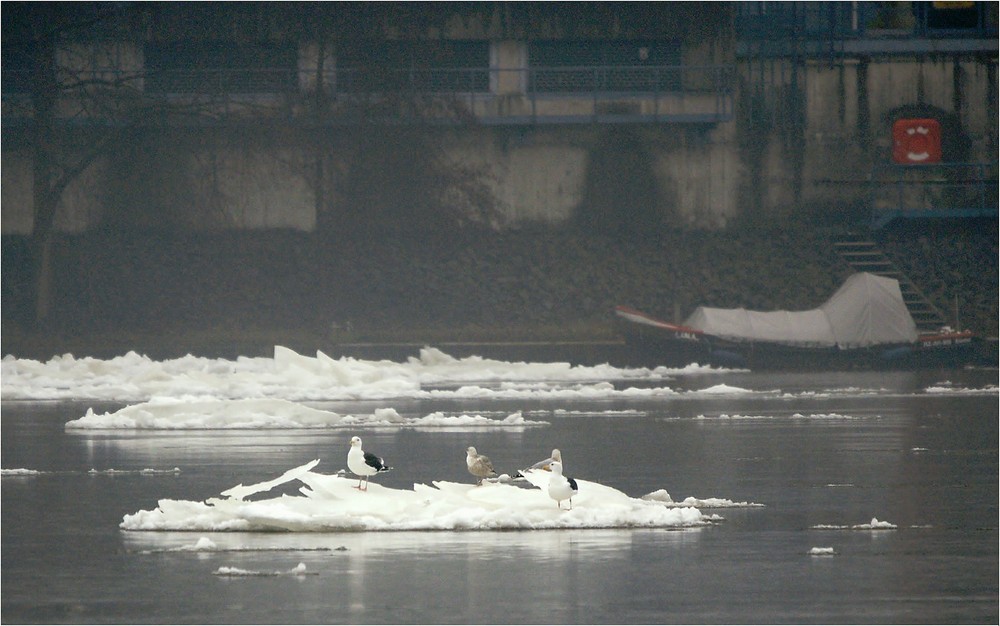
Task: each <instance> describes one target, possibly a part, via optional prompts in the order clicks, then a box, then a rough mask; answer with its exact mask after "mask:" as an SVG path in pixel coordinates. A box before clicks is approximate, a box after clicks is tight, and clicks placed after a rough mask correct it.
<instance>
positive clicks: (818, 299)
mask: <svg viewBox="0 0 1000 626" xmlns="http://www.w3.org/2000/svg"><path fill="white" fill-rule="evenodd" d="M836 239H837V233H830V232H819V231H815V230H810V229H804V228H797V229H776V230H757V231H752V230H732V231H729V232H689V231H671V232H664V233H655V234H653V233H651V234H649V235H647V236H645V237H633V238H630V239H628V240H623V239H620V238H613V237H602V236H594V235H589V236H582V235H579V234H574V233H571V232H566V231H538V230H532V231H518V232H508V233H502V234H491V235H483V234H470V233H455V234H448V235H440V234H421V233H407V234H400V233H393V234H387V233H378V234H367V235H364V236H362V235H357V234H355V235H353V236H350V237H348V236H343V237H326V238H321V237H319V236H316V235H309V234H302V233H292V232H268V233H257V234H253V233H239V234H232V233H230V234H226V235H218V234H214V235H213V234H199V235H191V234H186V235H173V236H168V235H163V234H156V235H149V234H146V235H133V236H129V237H125V236H121V235H118V236H114V237H112V236H99V235H93V234H91V235H85V236H77V237H67V238H65V239H64V240H62V241H61V242H60V246H59V250H60V252H59V255H58V258H57V260H56V262H57V267H58V271H57V276H58V279H57V280H58V284H57V296H58V297H57V301H56V310H57V313H56V315H55V319H54V320H53V324H52V325H51V326H50V328H49V329H48V330H47V331H46V332H45V333H29V332H25V331H24V330H23V329H24V328H26V327H27V325H26V324H25V323H24V322H25V320H26V319H27V318H28V312H29V311H30V310H31V309H30V307H31V303H30V297H29V296H28V294H30V291H31V281H30V277H28V276H26V272H25V267H27V263H26V259H27V246H26V243H25V242H24V241H21V240H14V239H12V238H6V239H5V241H4V261H3V275H4V285H3V302H4V307H3V319H4V333H3V352H4V353H5V354H6V353H11V352H15V353H19V354H24V355H28V356H35V357H36V358H42V357H44V356H46V355H47V354H48V355H51V354H52V353H61V352H65V351H72V346H75V345H82V347H80V348H76V350H77V351H78V352H79V351H81V350H82V351H88V353H90V354H98V353H101V352H103V353H107V352H108V351H120V350H121V349H122V348H125V347H131V348H134V349H139V350H142V349H143V346H150V347H149V348H148V350H149V351H150V352H152V353H159V354H172V353H179V354H180V355H183V354H185V353H187V352H191V353H194V354H199V353H205V352H211V351H213V348H212V346H217V345H220V344H226V345H251V344H253V345H258V344H259V346H258V348H255V349H259V350H261V351H266V350H267V347H266V346H268V345H269V344H270V345H273V343H272V342H274V343H281V342H284V343H286V344H290V345H291V346H292V347H299V348H301V349H304V350H306V351H310V350H314V349H315V348H320V349H323V348H327V349H329V348H330V346H336V345H337V344H340V343H345V342H364V341H369V342H440V341H503V340H514V341H547V340H553V341H588V340H613V339H615V338H617V335H616V334H615V330H614V326H613V324H612V321H613V314H612V309H613V307H614V306H615V305H618V304H627V305H630V306H633V307H635V308H639V309H642V310H645V311H647V312H649V313H651V314H654V315H657V316H661V317H664V318H666V319H675V320H679V319H683V318H684V317H685V316H687V314H688V313H689V312H690V311H691V310H692V309H693V308H694V307H696V306H698V305H699V304H707V305H712V306H720V307H735V306H744V307H747V308H751V309H758V310H770V309H779V308H783V309H808V308H812V307H815V306H818V305H819V304H821V303H822V302H823V301H824V300H826V298H828V297H829V296H830V295H831V294H832V293H833V292H834V291H835V290H836V289H837V287H839V285H840V284H841V283H842V282H843V280H844V279H845V278H846V277H847V276H848V275H849V274H850V272H851V270H850V268H849V267H848V266H847V265H846V264H845V263H844V262H843V261H842V260H841V259H840V258H839V257H838V256H837V254H836V253H835V251H834V249H833V245H832V242H833V241H834V240H836ZM880 244H881V246H882V248H883V249H884V250H885V251H886V252H887V253H888V254H889V256H890V257H891V258H892V259H893V260H894V261H895V262H896V264H897V265H898V267H899V268H900V269H902V270H903V271H904V272H905V273H906V274H907V275H908V276H909V277H910V278H911V280H913V281H914V282H915V283H916V284H917V285H918V286H919V287H920V289H921V290H922V291H924V293H925V294H926V295H928V296H929V297H931V298H932V299H934V301H935V303H936V304H937V305H938V306H939V307H940V308H942V309H943V310H944V311H945V312H946V313H948V315H949V316H952V315H953V314H954V311H955V303H956V302H955V299H956V298H957V299H958V311H959V324H960V325H961V326H962V327H963V328H970V329H973V330H975V331H976V332H977V333H980V334H981V335H983V336H987V337H996V335H997V319H998V313H997V301H998V295H997V292H998V274H997V265H998V263H997V261H998V247H997V224H996V221H995V220H994V221H990V222H986V226H985V227H982V225H981V224H980V225H978V226H971V225H958V226H956V225H938V226H935V227H933V228H931V227H925V228H922V229H920V230H914V229H913V228H908V229H907V230H897V231H891V232H888V233H887V234H885V235H883V236H882V237H881V239H880ZM951 321H953V320H951ZM102 342H103V344H104V345H101V344H102ZM241 342H242V343H241ZM109 344H114V345H109ZM59 346H69V347H66V348H61V347H59ZM88 346H90V347H89V348H88ZM52 350H55V352H52ZM47 351H48V353H47ZM78 352H77V353H78Z"/></svg>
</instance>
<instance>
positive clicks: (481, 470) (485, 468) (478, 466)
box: [465, 446, 497, 487]
mask: <svg viewBox="0 0 1000 626" xmlns="http://www.w3.org/2000/svg"><path fill="white" fill-rule="evenodd" d="M465 466H466V467H468V468H469V473H470V474H472V475H473V476H475V477H476V478H478V479H479V481H478V482H477V483H476V486H477V487H478V486H479V485H481V484H483V479H484V478H489V477H490V476H496V475H497V473H496V472H495V471H494V470H493V463H491V462H490V457H488V456H486V455H484V454H479V453H478V452H476V449H475V448H474V447H472V446H469V447H468V448H467V449H466V450H465Z"/></svg>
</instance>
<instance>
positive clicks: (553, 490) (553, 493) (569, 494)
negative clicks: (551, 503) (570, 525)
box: [549, 461, 580, 510]
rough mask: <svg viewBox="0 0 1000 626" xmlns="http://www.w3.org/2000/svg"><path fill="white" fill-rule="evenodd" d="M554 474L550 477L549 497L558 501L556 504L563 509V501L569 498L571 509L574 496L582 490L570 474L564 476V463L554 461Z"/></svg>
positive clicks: (552, 466)
mask: <svg viewBox="0 0 1000 626" xmlns="http://www.w3.org/2000/svg"><path fill="white" fill-rule="evenodd" d="M550 467H551V468H552V476H550V477H549V497H550V498H552V499H553V500H555V501H556V506H557V507H559V509H560V510H562V501H563V500H569V509H568V510H572V509H573V496H575V495H576V494H578V493H579V492H580V489H579V487H577V485H576V481H575V480H573V479H572V478H570V477H569V476H563V473H562V463H560V462H559V461H553V462H552V465H551V466H550Z"/></svg>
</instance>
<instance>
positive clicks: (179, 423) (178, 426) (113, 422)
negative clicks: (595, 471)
mask: <svg viewBox="0 0 1000 626" xmlns="http://www.w3.org/2000/svg"><path fill="white" fill-rule="evenodd" d="M547 424H548V422H544V421H533V420H526V419H524V417H523V416H522V415H521V413H520V412H516V413H512V414H510V415H507V416H506V417H505V418H503V419H491V418H488V417H484V416H482V415H452V416H447V415H444V414H443V413H440V412H438V413H432V414H430V415H428V416H426V417H412V418H404V417H403V416H401V415H400V414H399V413H398V412H397V411H396V410H395V409H392V408H381V409H376V410H375V411H374V412H373V413H372V414H371V415H340V414H338V413H334V412H332V411H324V410H321V409H314V408H310V407H307V406H305V405H302V404H298V403H296V402H291V401H288V400H280V399H244V400H218V399H214V398H191V397H188V398H179V399H174V398H154V399H152V400H150V401H149V402H143V403H139V404H134V405H130V406H127V407H124V408H122V409H119V410H118V411H114V412H112V413H103V414H97V413H94V411H93V409H88V410H87V414H86V415H85V416H83V417H81V418H79V419H75V420H71V421H69V422H66V426H65V427H66V429H67V430H114V429H129V430H137V429H152V430H186V429H190V430H196V429H227V430H235V429H277V428H339V427H351V428H353V427H357V426H365V427H372V426H438V427H447V426H461V427H465V428H470V427H471V428H475V427H496V428H500V427H503V428H506V427H529V426H545V425H547Z"/></svg>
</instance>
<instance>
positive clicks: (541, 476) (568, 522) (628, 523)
mask: <svg viewBox="0 0 1000 626" xmlns="http://www.w3.org/2000/svg"><path fill="white" fill-rule="evenodd" d="M317 463H318V460H316V461H312V462H310V463H307V464H305V465H302V466H300V467H297V468H292V469H290V470H288V471H287V472H285V473H284V474H283V475H282V476H281V477H279V478H277V479H274V480H270V481H265V482H262V483H257V484H255V485H249V486H246V487H244V486H242V485H238V486H237V487H234V488H232V489H229V490H227V491H225V492H223V493H222V494H221V495H222V496H223V497H220V498H210V499H208V500H206V501H205V502H193V501H185V500H167V499H164V500H160V501H159V503H158V506H157V507H156V508H155V509H153V510H150V511H138V512H136V513H134V514H131V515H125V516H124V518H123V519H122V522H121V525H120V526H121V528H123V529H126V530H157V531H161V530H174V531H177V530H184V531H292V532H310V531H319V532H323V531H345V530H365V531H393V530H512V529H524V530H526V529H554V528H632V527H636V528H671V527H674V528H684V527H697V526H705V525H708V524H710V523H711V522H712V520H713V519H718V518H708V517H705V516H703V515H702V514H701V512H700V511H699V510H698V509H697V508H694V507H690V506H680V507H668V506H664V505H663V504H662V503H658V502H654V501H649V500H643V499H639V498H632V497H630V496H628V495H626V494H624V493H622V492H621V491H618V490H616V489H613V488H611V487H608V486H605V485H601V484H599V483H594V482H590V481H586V480H581V479H579V478H577V479H576V480H577V483H578V485H579V487H580V493H579V494H578V495H576V496H574V498H573V509H572V510H559V509H558V508H557V507H556V506H555V505H554V504H553V501H552V499H551V498H549V496H548V493H547V492H546V491H545V490H544V489H537V488H526V487H520V486H516V485H512V484H501V483H490V484H484V485H483V486H481V487H477V486H475V485H471V484H460V483H452V482H446V481H435V482H433V484H432V485H423V484H415V485H414V486H413V489H412V490H403V489H390V488H388V487H383V486H382V485H378V484H375V483H371V484H370V485H369V487H368V491H366V492H362V491H358V490H357V489H356V488H355V484H356V481H355V480H354V479H351V478H345V477H342V476H331V475H325V474H317V473H314V472H312V471H311V469H312V468H314V467H315V466H316V464H317ZM548 476H549V474H548V472H542V471H534V472H532V471H529V472H526V473H525V478H526V479H527V481H528V482H530V483H531V484H533V485H535V486H536V487H538V486H542V485H545V484H547V483H546V481H547V480H548ZM295 480H297V481H299V482H301V483H302V484H303V486H302V487H300V489H299V491H300V493H301V494H302V495H281V496H278V497H273V498H269V499H260V500H254V501H248V500H246V498H247V497H249V496H251V495H254V494H258V493H264V492H267V491H269V490H271V489H273V488H274V487H277V486H278V485H282V484H285V483H288V482H291V481H295Z"/></svg>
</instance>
